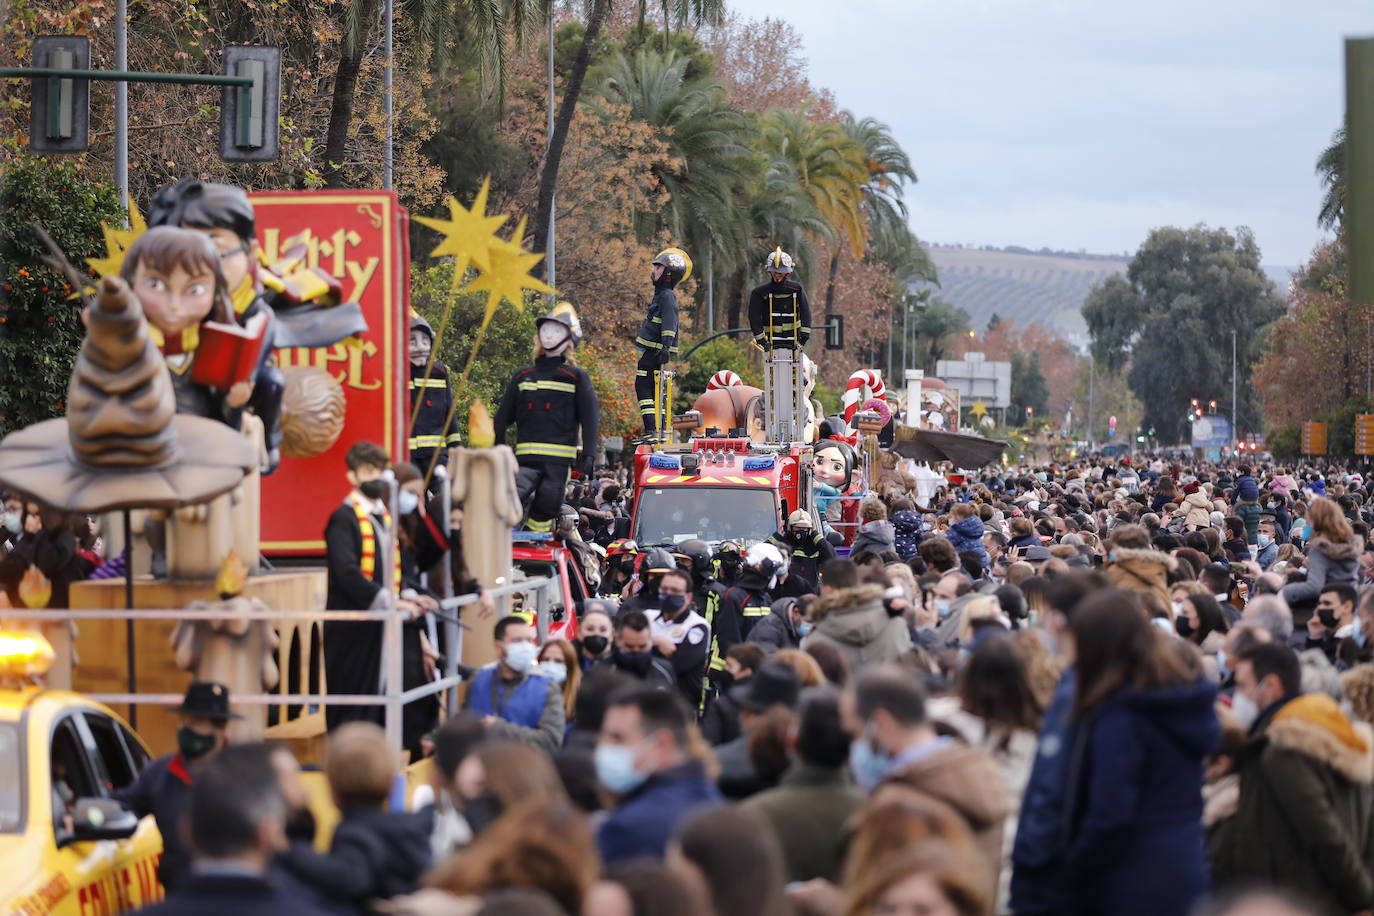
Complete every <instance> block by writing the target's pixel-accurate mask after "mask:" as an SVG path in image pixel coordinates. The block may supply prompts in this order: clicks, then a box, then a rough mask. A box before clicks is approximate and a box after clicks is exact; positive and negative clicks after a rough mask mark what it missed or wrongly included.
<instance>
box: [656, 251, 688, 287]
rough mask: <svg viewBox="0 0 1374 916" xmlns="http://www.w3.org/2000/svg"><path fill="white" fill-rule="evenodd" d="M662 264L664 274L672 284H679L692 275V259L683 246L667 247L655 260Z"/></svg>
mask: <svg viewBox="0 0 1374 916" xmlns="http://www.w3.org/2000/svg"><path fill="white" fill-rule="evenodd" d="M653 263H654V264H658V265H662V267H663V276H664V277H665V278H667V280H668V284H669V285H670V286H677V285H678V284H679V283H681V282H683V281H684V280H686V279H687V278H688V277H690V276H691V275H692V259H691V258H689V257H688V256H687V252H685V251H683V250H682V249H681V248H665V249H663V250H662V251H660V252H659V253H658V255H657V256H656V257H655V258H654V260H653Z"/></svg>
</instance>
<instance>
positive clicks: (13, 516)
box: [0, 512, 22, 534]
mask: <svg viewBox="0 0 1374 916" xmlns="http://www.w3.org/2000/svg"><path fill="white" fill-rule="evenodd" d="M21 524H22V522H21V520H20V518H19V513H18V512H6V513H5V514H4V515H0V525H4V526H5V528H6V529H7V530H8V531H9V533H10V534H18V533H19V526H20V525H21Z"/></svg>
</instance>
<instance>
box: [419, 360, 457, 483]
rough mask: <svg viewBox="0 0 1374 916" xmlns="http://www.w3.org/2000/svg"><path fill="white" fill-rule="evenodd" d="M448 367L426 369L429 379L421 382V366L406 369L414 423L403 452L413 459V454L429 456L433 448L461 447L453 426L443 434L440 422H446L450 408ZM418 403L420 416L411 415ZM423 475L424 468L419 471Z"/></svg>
mask: <svg viewBox="0 0 1374 916" xmlns="http://www.w3.org/2000/svg"><path fill="white" fill-rule="evenodd" d="M448 381H449V379H448V367H447V366H445V365H444V364H443V363H435V364H434V365H433V366H431V367H430V370H429V378H425V367H424V366H423V365H419V366H417V365H415V364H414V363H411V365H410V402H409V409H410V412H411V415H412V416H414V417H415V422H414V423H412V424H411V426H410V438H409V439H408V440H407V441H406V448H408V449H409V450H410V453H411V454H412V455H414V454H415V453H416V452H421V453H423V454H430V453H431V452H432V451H433V450H434V449H436V448H451V447H453V446H456V445H461V444H462V437H461V436H459V435H458V427H457V424H453V425H451V426H450V427H449V431H448V435H447V436H445V435H444V434H443V433H444V421H446V420H447V419H448V412H449V408H450V407H451V406H452V405H453V392H452V391H450V390H449V386H448ZM416 401H419V402H420V412H419V413H416V412H415V402H416ZM420 470H421V471H424V470H425V469H424V468H421V469H420Z"/></svg>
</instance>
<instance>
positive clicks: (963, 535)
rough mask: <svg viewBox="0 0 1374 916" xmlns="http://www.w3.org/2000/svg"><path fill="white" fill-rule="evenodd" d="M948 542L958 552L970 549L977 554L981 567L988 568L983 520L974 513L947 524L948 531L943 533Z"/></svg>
mask: <svg viewBox="0 0 1374 916" xmlns="http://www.w3.org/2000/svg"><path fill="white" fill-rule="evenodd" d="M945 537H947V538H949V542H950V543H951V544H953V545H954V549H955V550H956V551H958V552H960V553H962V552H964V551H965V550H971V551H973V552H974V553H976V554H978V559H979V561H980V562H981V563H982V564H983V568H984V569H987V568H988V565H989V563H988V552H987V550H986V549H985V548H984V547H983V520H982V519H981V518H979V517H978V516H976V515H970V516H969V517H968V518H965V519H960V520H959V521H957V522H955V523H954V524H953V525H950V526H949V532H948V533H947V534H946V535H945Z"/></svg>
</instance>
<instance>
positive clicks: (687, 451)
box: [630, 436, 819, 548]
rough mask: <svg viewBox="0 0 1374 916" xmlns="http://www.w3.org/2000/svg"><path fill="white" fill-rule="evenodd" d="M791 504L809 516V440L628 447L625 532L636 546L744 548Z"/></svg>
mask: <svg viewBox="0 0 1374 916" xmlns="http://www.w3.org/2000/svg"><path fill="white" fill-rule="evenodd" d="M797 509H803V510H806V511H808V512H811V513H812V514H813V517H814V514H815V510H814V508H813V507H812V502H811V446H809V445H805V444H802V443H788V444H778V443H767V442H752V441H750V440H749V439H748V438H747V437H744V436H729V437H720V436H702V437H697V438H692V439H689V440H688V441H687V442H685V443H681V444H669V445H659V446H657V447H655V446H652V445H640V446H639V447H638V448H637V449H636V450H635V501H634V511H633V513H632V515H631V521H630V531H631V537H632V538H634V540H635V542H636V543H638V544H639V545H640V547H641V548H645V547H654V546H660V545H663V546H672V545H674V544H678V543H681V542H682V541H685V540H688V539H690V538H697V537H699V538H701V539H702V540H704V541H706V542H707V543H708V544H711V545H713V546H714V545H716V544H719V543H720V542H722V541H726V540H732V541H738V542H740V543H741V544H744V545H746V546H747V545H748V544H752V543H755V542H757V541H762V540H764V539H766V538H767V537H768V536H769V535H770V534H772V533H773V532H774V531H776V530H778V529H779V528H780V527H782V524H783V522H784V520H785V519H786V518H787V516H788V515H789V514H790V513H792V512H794V511H796V510H797ZM817 521H819V520H817Z"/></svg>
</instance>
